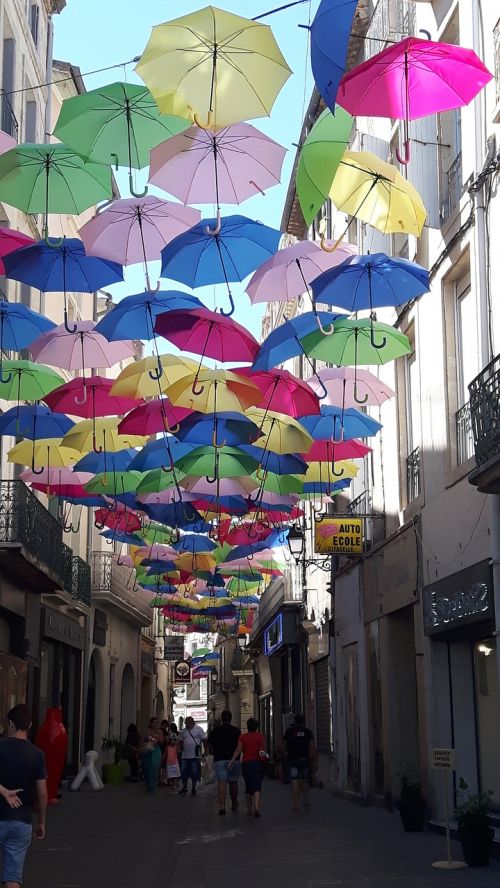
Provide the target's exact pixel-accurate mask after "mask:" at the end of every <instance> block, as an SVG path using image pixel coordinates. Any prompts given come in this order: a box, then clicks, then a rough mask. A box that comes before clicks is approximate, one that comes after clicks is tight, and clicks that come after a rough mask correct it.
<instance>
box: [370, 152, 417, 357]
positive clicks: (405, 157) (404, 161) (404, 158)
mask: <svg viewBox="0 0 500 888" xmlns="http://www.w3.org/2000/svg"><path fill="white" fill-rule="evenodd" d="M403 148H404V154H401V152H400V150H399V148H396V157H397V159H398V163H400V164H401V166H408V164H409V163H410V160H411V143H410V140H409V139H406V140H405V141H404V142H403ZM376 347H377V346H375V348H376Z"/></svg>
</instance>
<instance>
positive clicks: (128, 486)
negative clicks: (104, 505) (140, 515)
mask: <svg viewBox="0 0 500 888" xmlns="http://www.w3.org/2000/svg"><path fill="white" fill-rule="evenodd" d="M141 480H142V475H141V473H140V472H131V471H130V470H129V469H126V470H125V471H124V472H107V471H106V472H102V473H100V474H97V475H95V476H94V477H93V478H92V479H91V480H90V481H88V482H87V484H86V485H85V490H87V491H88V493H97V494H100V495H101V496H115V495H116V494H122V493H135V491H136V489H137V485H138V484H139V483H140V481H141Z"/></svg>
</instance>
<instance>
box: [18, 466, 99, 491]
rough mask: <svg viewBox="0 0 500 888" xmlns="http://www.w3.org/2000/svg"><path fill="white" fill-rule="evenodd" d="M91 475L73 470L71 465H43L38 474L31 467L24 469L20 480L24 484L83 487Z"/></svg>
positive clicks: (90, 473) (90, 478)
mask: <svg viewBox="0 0 500 888" xmlns="http://www.w3.org/2000/svg"><path fill="white" fill-rule="evenodd" d="M93 477H94V476H93V474H92V472H75V471H73V468H72V467H71V466H69V467H68V468H60V469H54V468H51V467H50V466H45V467H44V468H43V471H42V472H41V473H40V474H37V473H36V472H32V471H31V469H24V471H23V472H21V475H20V478H21V481H25V482H26V484H45V485H47V486H48V487H51V488H54V487H56V486H57V487H60V486H63V485H66V486H68V487H79V486H81V487H83V485H84V484H87V482H88V481H91V480H92V478H93Z"/></svg>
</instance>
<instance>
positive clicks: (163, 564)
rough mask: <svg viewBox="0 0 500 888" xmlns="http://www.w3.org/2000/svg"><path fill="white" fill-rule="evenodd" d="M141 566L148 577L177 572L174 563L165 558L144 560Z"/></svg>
mask: <svg viewBox="0 0 500 888" xmlns="http://www.w3.org/2000/svg"><path fill="white" fill-rule="evenodd" d="M141 564H142V566H143V567H147V571H146V573H147V574H148V576H151V575H153V574H158V575H159V576H162V574H164V573H167V571H169V570H177V568H176V566H175V561H168V560H167V559H165V558H144V559H143V561H141Z"/></svg>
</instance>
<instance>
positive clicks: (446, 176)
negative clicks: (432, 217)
mask: <svg viewBox="0 0 500 888" xmlns="http://www.w3.org/2000/svg"><path fill="white" fill-rule="evenodd" d="M462 191H463V182H462V152H461V151H460V152H459V153H458V154H457V156H456V157H455V160H454V161H453V163H452V164H451V166H450V168H449V169H448V170H443V171H442V172H441V219H442V220H443V221H445V220H446V219H449V217H450V216H451V215H452V214H453V213H454V212H455V210H456V209H457V207H458V205H459V204H460V198H461V197H462Z"/></svg>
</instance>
